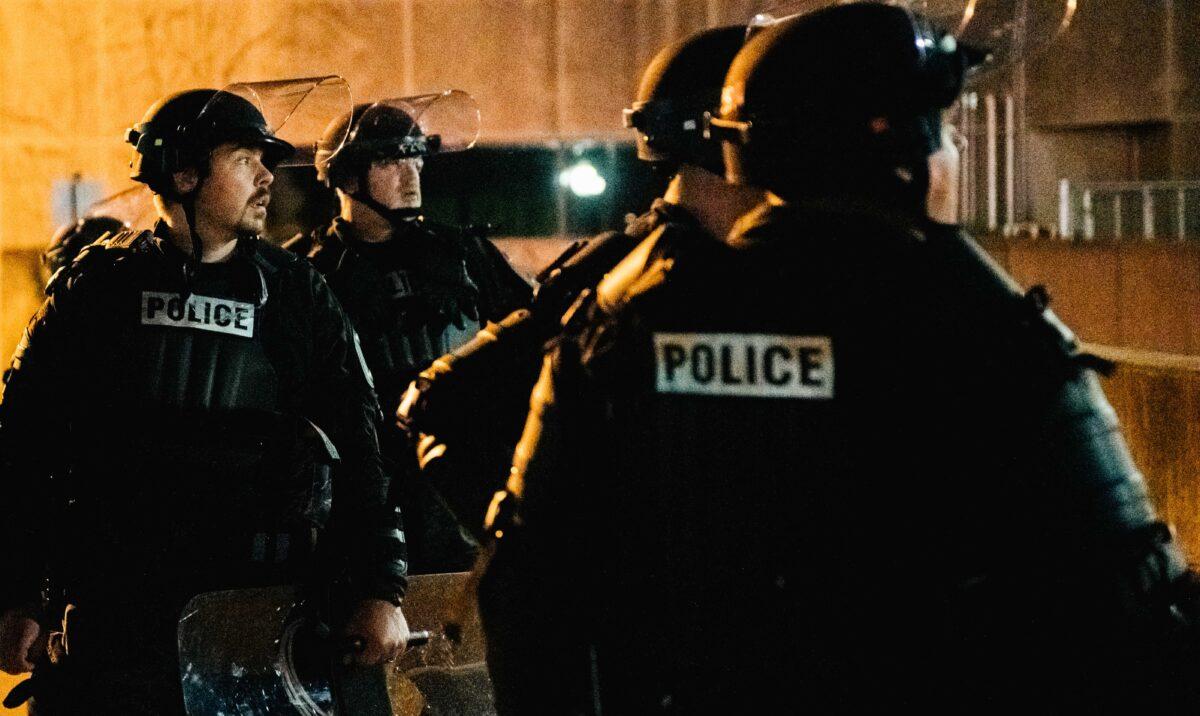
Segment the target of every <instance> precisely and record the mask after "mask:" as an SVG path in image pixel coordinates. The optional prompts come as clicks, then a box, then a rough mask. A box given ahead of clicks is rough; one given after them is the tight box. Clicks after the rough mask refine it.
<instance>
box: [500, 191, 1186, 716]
mask: <svg viewBox="0 0 1200 716" xmlns="http://www.w3.org/2000/svg"><path fill="white" fill-rule="evenodd" d="M551 365H552V366H553V371H552V373H551V374H550V375H551V376H553V378H554V383H553V395H554V402H553V408H552V409H551V410H550V411H549V412H548V413H547V416H546V422H547V423H549V425H548V426H547V427H545V428H544V429H543V432H544V433H545V434H546V435H549V436H550V437H549V438H548V439H547V440H545V441H543V442H544V443H546V444H545V445H544V446H539V447H538V450H537V451H536V452H535V453H534V454H532V455H531V456H529V457H527V458H525V460H524V462H525V464H524V468H525V469H526V471H527V474H526V475H525V482H526V484H525V494H524V500H523V508H522V510H521V514H522V515H523V518H522V519H523V522H524V525H525V526H524V527H523V528H522V530H521V534H520V535H519V536H518V539H520V540H521V542H520V544H527V545H530V546H529V548H528V550H527V551H518V548H515V547H514V555H516V556H513V557H512V559H514V560H522V559H533V560H535V561H534V562H533V564H534V565H541V566H535V567H534V568H533V571H541V570H544V569H546V568H549V567H548V566H547V565H543V564H542V563H541V562H538V561H536V560H539V559H548V560H550V562H549V564H552V565H554V569H561V570H563V571H564V572H565V573H566V576H564V577H562V583H561V585H560V587H561V589H562V590H563V592H562V593H558V592H554V591H553V590H554V587H552V586H547V587H546V589H547V591H548V592H549V593H550V594H552V596H551V597H548V601H549V602H550V603H553V602H555V601H561V602H562V603H565V604H567V605H568V606H565V607H563V610H564V612H565V615H564V616H563V619H562V624H564V625H568V626H565V627H564V631H565V633H566V634H567V636H565V637H564V639H565V640H567V641H572V640H578V643H580V644H583V643H590V644H591V647H590V648H592V649H593V650H594V656H593V658H594V659H595V660H596V661H595V662H594V663H598V666H596V667H594V668H596V669H598V679H599V684H600V685H601V688H602V690H603V699H604V701H605V706H606V710H609V709H612V710H615V711H618V712H622V711H629V712H646V711H652V710H666V711H671V710H672V709H676V710H678V712H680V713H691V712H695V711H697V710H704V709H707V708H722V707H731V706H736V705H739V704H740V707H742V708H745V709H747V710H756V709H760V708H766V707H767V706H768V705H771V707H772V708H776V707H778V706H780V705H782V704H791V705H792V706H793V707H797V708H798V707H800V706H809V707H820V708H826V709H827V708H835V707H836V708H846V707H848V706H850V705H853V704H859V705H867V704H871V703H879V702H878V700H876V697H877V695H878V694H879V693H887V694H888V695H889V698H888V699H887V701H888V702H893V703H900V702H912V703H920V704H930V703H935V702H937V701H938V700H939V699H945V700H946V702H947V703H950V702H954V700H955V696H954V695H955V694H958V695H963V694H970V695H972V696H974V697H979V696H981V695H991V696H998V695H999V696H1007V695H1009V692H1007V691H1005V689H1007V688H1009V687H1008V686H1006V684H1010V683H1011V682H1008V681H1006V677H1007V676H1012V677H1013V678H1015V679H1016V680H1017V683H1021V684H1022V686H1021V687H1018V688H1027V689H1029V690H1030V692H1031V693H1039V694H1054V693H1056V692H1055V689H1056V688H1058V686H1057V685H1056V684H1055V683H1054V678H1055V677H1054V676H1053V675H1048V674H1052V672H1051V671H1048V670H1046V669H1043V668H1042V667H1044V666H1048V665H1049V664H1050V663H1051V662H1052V661H1053V658H1054V657H1051V656H1047V655H1048V654H1056V655H1063V654H1068V653H1070V654H1074V655H1076V656H1077V655H1078V654H1080V653H1084V654H1086V653H1087V648H1086V647H1084V646H1082V645H1083V644H1084V643H1085V640H1084V639H1082V638H1077V637H1080V635H1083V634H1088V631H1087V628H1086V627H1085V626H1084V625H1087V624H1093V623H1094V622H1093V621H1092V620H1093V618H1094V617H1095V616H1096V614H1095V613H1093V612H1091V611H1089V610H1080V609H1079V604H1080V603H1081V602H1086V601H1087V598H1086V595H1087V594H1088V593H1089V592H1088V591H1087V587H1086V586H1085V585H1088V584H1089V582H1088V580H1089V579H1093V578H1094V579H1097V582H1096V583H1094V584H1100V585H1101V587H1100V588H1102V589H1111V588H1112V585H1113V584H1116V583H1125V584H1126V586H1128V585H1129V584H1132V583H1133V580H1132V579H1130V580H1125V579H1124V577H1116V576H1111V575H1110V576H1108V577H1100V576H1098V575H1099V574H1100V572H1101V570H1102V569H1112V570H1114V571H1117V568H1116V567H1112V566H1111V565H1112V564H1117V563H1120V562H1121V559H1123V558H1126V557H1127V556H1128V555H1129V554H1135V555H1137V556H1134V557H1132V558H1129V561H1128V563H1126V566H1129V565H1132V564H1137V563H1139V560H1140V559H1143V558H1146V557H1145V555H1151V556H1152V557H1153V562H1154V563H1156V564H1157V563H1159V557H1157V556H1154V555H1167V556H1164V557H1162V563H1163V564H1167V563H1171V564H1173V566H1171V567H1169V568H1165V567H1164V568H1163V571H1162V573H1161V574H1159V575H1158V576H1157V577H1156V579H1159V580H1160V581H1159V582H1158V584H1159V585H1165V584H1167V583H1168V582H1169V581H1170V580H1171V579H1173V578H1174V577H1175V576H1178V574H1179V571H1180V565H1179V560H1178V554H1177V552H1173V550H1174V547H1173V546H1170V545H1167V546H1166V547H1163V546H1162V545H1163V544H1165V543H1164V542H1163V541H1162V539H1161V538H1160V537H1149V538H1146V539H1143V537H1144V536H1146V535H1151V534H1153V533H1155V530H1157V529H1158V526H1157V525H1156V523H1155V516H1154V512H1153V509H1152V507H1151V505H1150V504H1149V502H1148V500H1147V498H1146V494H1145V488H1144V485H1143V484H1142V480H1141V476H1140V475H1139V474H1138V472H1137V470H1136V467H1135V466H1134V465H1133V463H1132V461H1131V460H1130V459H1129V455H1128V451H1127V450H1126V448H1125V446H1124V443H1123V441H1122V440H1121V438H1120V435H1119V433H1118V432H1117V428H1116V420H1115V416H1114V415H1113V414H1112V411H1111V409H1110V408H1109V407H1108V405H1107V403H1106V402H1105V401H1104V399H1103V395H1102V394H1101V393H1100V392H1099V388H1098V386H1097V384H1096V381H1095V377H1094V376H1093V375H1092V374H1091V373H1090V371H1088V370H1086V367H1087V365H1088V361H1087V359H1086V357H1084V356H1081V355H1079V354H1078V353H1077V351H1076V348H1075V344H1074V340H1073V337H1072V336H1071V335H1070V334H1069V332H1068V331H1066V329H1065V328H1063V327H1062V325H1061V324H1060V323H1058V322H1057V319H1055V318H1054V317H1053V314H1051V313H1049V312H1048V311H1046V310H1045V303H1044V301H1043V300H1041V298H1040V296H1039V295H1038V294H1030V296H1029V297H1025V296H1023V295H1022V294H1021V293H1020V292H1019V291H1017V290H1015V287H1014V286H1013V284H1012V283H1011V282H1010V281H1009V280H1008V279H1007V277H1005V276H1004V275H1003V274H1002V272H1000V271H999V270H998V269H996V268H995V267H994V266H993V265H992V264H991V262H990V261H989V260H988V259H986V258H985V257H984V256H983V254H982V252H981V251H979V250H978V248H976V247H975V246H974V245H973V243H972V242H970V240H969V239H967V238H965V237H963V236H962V235H960V234H959V233H958V232H957V231H955V230H952V229H949V228H947V227H930V226H926V225H921V224H915V223H912V222H906V221H903V220H899V219H893V218H891V217H886V216H880V215H877V214H873V213H871V212H867V211H864V210H862V207H857V208H856V207H849V208H847V209H846V210H839V209H838V207H836V206H829V205H826V206H812V207H797V208H790V209H780V208H764V209H763V210H761V211H759V212H757V213H755V214H752V215H750V216H749V217H747V218H746V219H745V220H744V221H743V225H742V226H741V227H740V228H739V230H737V231H735V233H734V234H733V236H731V237H730V239H729V240H728V241H724V242H721V241H714V240H712V239H711V238H708V237H704V236H700V235H692V234H679V233H676V234H670V233H665V232H659V233H656V234H654V235H652V236H651V237H650V238H649V239H647V240H646V241H645V242H644V243H643V244H642V246H640V247H639V248H638V249H637V250H635V251H634V253H633V254H631V256H630V257H629V258H628V259H626V261H625V262H623V264H622V266H619V267H618V268H617V269H615V270H614V271H613V272H612V274H610V276H609V277H608V279H606V281H605V282H604V283H602V284H601V286H600V287H599V289H598V290H597V293H596V300H595V303H594V305H593V306H592V307H591V309H590V312H589V314H588V318H587V320H586V321H582V322H581V325H580V326H579V327H578V328H577V329H576V330H575V331H574V332H573V333H572V334H571V335H568V336H567V337H564V339H563V340H562V341H561V342H560V343H559V345H558V346H557V348H556V349H555V351H554V352H553V353H552V354H551ZM537 399H538V394H537V392H536V391H535V403H536V401H537ZM521 462H522V458H521V451H520V449H519V450H518V463H519V464H520V463H521ZM1167 541H1169V538H1167ZM1131 544H1140V545H1141V547H1138V548H1131V547H1130V545H1131ZM1131 550H1132V551H1131ZM1137 550H1142V551H1141V552H1137ZM1104 554H1107V555H1108V556H1109V557H1111V560H1110V564H1109V566H1108V567H1105V568H1100V567H1098V566H1097V564H1093V563H1092V560H1093V559H1095V560H1097V561H1098V562H1099V561H1101V558H1100V557H1099V555H1104ZM530 555H533V556H530ZM554 555H557V557H554ZM1170 555H1174V556H1173V557H1172V556H1170ZM1172 560H1174V562H1172ZM1125 568H1126V567H1121V568H1120V569H1125ZM516 569H517V570H518V571H519V569H520V567H517V568H516ZM1128 571H1129V572H1131V573H1132V572H1133V571H1136V570H1135V569H1134V568H1132V567H1130V568H1129V569H1128ZM498 579H502V577H498ZM1105 579H1108V581H1107V582H1105V581H1104V580H1105ZM1094 584H1093V585H1092V586H1094ZM1139 588H1140V587H1139ZM1131 589H1132V588H1131ZM1156 589H1157V588H1156ZM1133 591H1137V589H1133ZM1151 591H1153V590H1147V591H1146V592H1144V593H1146V594H1149V593H1150V592H1151ZM1147 601H1149V600H1147ZM1109 606H1111V603H1110V604H1109ZM1109 606H1106V607H1104V609H1108V608H1109ZM548 608H550V609H555V608H554V607H548ZM534 609H536V607H534ZM1099 611H1103V609H1100V608H1097V612H1099ZM548 621H552V622H553V619H548ZM1114 623H1116V621H1113V622H1109V624H1110V625H1111V624H1114ZM1034 625H1036V626H1034ZM550 634H551V632H550V631H547V636H546V642H547V643H548V644H550V643H553V640H554V637H553V636H550ZM575 634H582V635H584V636H581V637H575V636H573V635H575ZM1067 634H1069V635H1071V636H1070V637H1066V636H1064V635H1067ZM1016 635H1019V636H1016ZM1088 638H1091V636H1089V637H1088ZM1030 645H1036V646H1035V648H1034V651H1035V652H1036V653H1037V655H1038V659H1037V660H1034V659H1031V658H1029V657H1028V654H1026V655H1025V656H1024V657H1022V658H1023V659H1024V660H1019V659H1017V658H1016V656H1017V655H1018V654H1017V652H1018V651H1021V650H1024V649H1026V648H1028V647H1029V646H1030ZM1018 647H1019V648H1018ZM568 651H569V649H568ZM579 653H583V652H579ZM563 658H564V661H569V660H570V659H569V658H568V657H566V656H564V657H563ZM581 658H582V657H581ZM1042 659H1045V661H1042ZM581 663H582V662H581ZM1035 664H1036V665H1035ZM518 668H520V667H518ZM1000 674H1004V675H1006V676H1000ZM1039 679H1042V680H1041V681H1039ZM593 685H594V682H593ZM880 690H882V691H880ZM1075 693H1077V692H1075ZM788 708H791V707H786V708H785V709H783V710H787V709H788Z"/></svg>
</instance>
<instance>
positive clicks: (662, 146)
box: [399, 27, 762, 516]
mask: <svg viewBox="0 0 1200 716" xmlns="http://www.w3.org/2000/svg"><path fill="white" fill-rule="evenodd" d="M743 36H744V31H743V30H742V28H735V27H728V28H722V29H716V30H711V31H707V32H704V33H701V34H699V35H697V36H696V37H694V38H691V39H690V40H688V41H686V42H680V43H675V44H673V45H671V46H670V47H667V48H665V49H664V50H662V51H661V52H659V53H658V55H657V56H656V57H655V58H654V59H653V60H652V61H651V63H650V65H649V66H648V67H647V69H646V71H645V72H644V74H643V77H642V81H641V83H640V86H639V88H638V93H637V97H636V99H635V101H634V102H633V105H632V107H630V108H629V109H626V110H625V112H624V119H625V124H626V126H627V127H629V128H631V129H634V130H635V131H636V132H637V151H638V158H639V159H641V160H642V161H644V162H647V163H648V164H649V165H651V166H652V167H653V169H654V171H655V172H657V173H659V174H660V175H662V176H665V177H668V178H670V183H669V185H668V188H667V190H666V192H665V193H664V195H663V196H662V197H660V198H658V199H656V200H655V201H654V203H653V204H652V206H651V207H650V209H649V210H648V211H646V212H645V213H643V214H642V215H641V216H638V217H636V218H634V219H633V220H631V221H630V222H629V223H628V225H627V226H626V227H625V229H624V231H620V232H617V231H609V232H606V233H604V234H600V235H599V236H596V237H593V238H591V239H590V240H588V241H587V242H580V243H578V244H576V245H573V246H572V247H571V248H569V249H568V250H567V251H566V252H564V254H563V255H562V256H560V257H559V258H558V259H556V260H555V261H554V262H553V263H551V264H550V265H549V266H547V267H546V268H544V269H542V271H540V272H539V274H538V276H537V282H538V288H537V293H536V296H535V298H534V301H533V303H532V305H531V306H530V307H529V309H528V310H522V311H520V312H518V313H514V314H512V315H510V316H508V317H507V318H505V320H503V321H501V322H500V323H499V325H491V326H488V327H487V328H486V329H485V330H484V331H483V332H482V333H480V334H479V336H477V337H476V338H475V340H473V341H472V342H471V343H469V344H467V345H465V346H463V347H462V348H461V349H459V350H457V351H455V352H454V353H453V354H452V355H449V356H444V357H442V358H441V359H440V360H438V361H437V362H436V363H434V364H433V365H431V366H429V367H428V368H426V369H425V370H424V371H422V372H421V374H420V376H419V377H418V378H417V380H416V381H415V383H414V386H413V389H411V390H410V391H409V393H408V395H406V398H405V401H404V403H402V405H401V409H400V415H399V419H400V421H401V423H402V424H403V425H404V427H405V428H406V429H407V430H409V431H411V432H413V433H417V434H419V437H420V439H419V442H418V452H419V455H420V459H421V464H422V468H423V469H424V471H425V474H427V475H430V476H431V479H434V480H436V481H437V483H438V484H439V485H440V486H441V489H442V490H443V491H444V493H445V494H446V495H447V496H448V497H450V498H451V500H452V502H453V504H455V505H456V506H458V505H462V506H463V507H462V508H461V509H462V511H463V513H464V514H470V515H480V516H482V514H483V512H484V509H485V508H486V506H487V503H488V501H489V499H490V498H491V496H492V495H493V494H494V492H495V490H496V487H497V486H498V485H499V484H500V482H501V481H502V480H503V476H505V475H506V474H507V471H508V467H509V464H510V461H511V457H512V448H513V445H514V444H515V442H516V440H517V438H518V437H519V435H520V432H521V426H522V424H523V422H524V415H525V413H526V411H527V409H528V404H529V390H530V388H531V387H532V385H533V382H534V381H535V380H536V377H537V366H538V364H539V362H540V360H539V359H540V356H541V348H542V345H543V344H544V343H545V341H547V340H549V339H550V338H552V337H553V336H554V335H555V334H557V333H558V331H559V330H561V319H562V317H563V314H564V313H566V312H568V310H569V309H570V307H571V305H572V304H573V303H574V302H575V301H576V300H577V298H578V297H579V295H580V294H581V293H584V292H587V291H591V290H592V289H594V288H595V285H596V283H597V282H599V280H600V278H601V277H603V276H604V274H606V273H607V272H608V271H609V270H611V269H612V268H613V267H614V266H615V265H616V264H617V263H618V262H619V261H620V260H621V259H622V258H624V257H625V255H626V254H628V253H629V252H630V251H631V250H633V248H634V247H635V246H637V244H638V243H639V242H641V241H642V240H643V239H645V238H646V237H647V236H648V235H650V234H651V233H653V232H656V231H662V232H679V233H682V234H693V233H710V234H713V235H722V234H724V233H726V232H727V231H728V229H729V226H730V224H731V223H732V221H733V220H734V219H735V218H736V217H737V216H738V215H740V214H742V213H744V212H746V211H747V210H749V209H750V208H751V207H753V206H754V205H755V204H756V203H757V202H758V201H759V200H760V199H761V197H762V194H761V192H759V191H757V190H754V189H751V188H748V187H731V186H729V185H728V184H725V183H724V182H723V181H722V180H721V177H720V174H721V172H722V167H721V156H720V150H719V148H717V147H714V146H712V145H710V144H706V143H705V142H704V141H703V138H702V134H703V121H704V112H705V111H706V110H707V109H709V108H710V107H711V106H713V105H714V104H715V102H716V101H717V99H718V98H719V96H720V84H721V79H722V78H723V77H724V73H725V69H726V68H727V67H728V64H729V61H730V60H731V59H732V57H733V55H734V53H735V52H736V51H737V49H738V48H739V47H741V43H742V38H743Z"/></svg>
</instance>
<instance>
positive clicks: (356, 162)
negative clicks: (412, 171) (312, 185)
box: [316, 103, 439, 189]
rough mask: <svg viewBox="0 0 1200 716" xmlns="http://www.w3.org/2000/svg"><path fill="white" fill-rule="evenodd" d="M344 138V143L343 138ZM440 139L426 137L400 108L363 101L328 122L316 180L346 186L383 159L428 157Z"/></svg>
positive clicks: (321, 143)
mask: <svg viewBox="0 0 1200 716" xmlns="http://www.w3.org/2000/svg"><path fill="white" fill-rule="evenodd" d="M342 137H344V138H345V141H344V142H343V141H342V140H341V138H342ZM438 144H439V138H438V137H437V136H436V135H435V136H433V137H427V136H426V135H425V134H424V133H423V132H422V131H421V128H420V126H418V125H417V123H416V121H414V120H413V118H412V116H411V115H409V114H408V112H405V111H404V110H403V109H401V108H399V107H395V106H392V105H386V104H384V105H375V104H371V103H363V104H359V105H356V106H355V107H354V109H353V111H351V112H349V113H347V114H345V115H343V116H341V117H338V118H337V119H336V120H334V121H333V123H332V124H330V125H329V128H328V129H327V130H326V131H325V134H324V135H323V136H322V137H321V142H320V145H319V146H318V148H317V162H316V166H317V179H319V180H320V181H322V182H324V183H325V186H328V187H329V188H331V189H333V188H338V187H341V186H343V185H345V183H346V181H347V180H349V179H353V178H357V177H359V176H360V175H361V174H362V173H363V172H364V171H366V169H367V168H368V167H369V166H370V165H371V162H374V161H379V160H382V159H402V158H407V157H426V156H429V155H430V154H432V153H434V152H436V151H437V147H438Z"/></svg>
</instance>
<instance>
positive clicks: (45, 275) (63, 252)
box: [42, 216, 129, 282]
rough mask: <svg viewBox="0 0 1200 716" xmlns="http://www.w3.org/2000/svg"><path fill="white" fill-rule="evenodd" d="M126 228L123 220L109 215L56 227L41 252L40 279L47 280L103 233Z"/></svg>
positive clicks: (112, 232) (90, 217)
mask: <svg viewBox="0 0 1200 716" xmlns="http://www.w3.org/2000/svg"><path fill="white" fill-rule="evenodd" d="M127 228H129V227H128V226H126V225H125V223H124V222H122V221H121V220H120V219H116V218H113V217H111V216H85V217H84V218H82V219H80V220H79V221H73V222H71V223H69V224H63V225H62V226H60V227H58V231H55V232H54V236H53V237H52V238H51V239H50V245H49V246H47V247H46V250H45V251H44V252H42V281H43V282H48V281H49V280H50V277H51V276H53V275H54V273H55V272H56V271H58V270H59V269H60V268H62V267H64V266H67V265H69V264H70V263H71V262H72V261H74V260H75V257H76V256H77V255H79V252H80V251H82V250H83V247H84V246H87V245H88V244H90V243H92V242H93V241H95V240H96V239H98V238H100V237H101V236H104V235H105V234H115V233H117V232H118V231H122V230H124V229H127Z"/></svg>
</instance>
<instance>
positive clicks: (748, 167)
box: [710, 2, 970, 196]
mask: <svg viewBox="0 0 1200 716" xmlns="http://www.w3.org/2000/svg"><path fill="white" fill-rule="evenodd" d="M969 58H970V55H969V54H968V52H967V51H965V50H964V49H963V48H960V47H959V46H958V43H957V42H956V41H955V38H954V37H953V36H951V35H948V34H946V33H943V32H941V31H939V30H937V29H935V28H934V27H933V26H932V25H931V24H930V23H929V22H928V21H926V20H925V19H924V18H922V17H921V16H919V15H916V14H914V13H912V12H910V11H909V10H907V9H904V8H901V7H897V6H894V5H884V4H882V3H873V2H864V3H858V4H849V5H838V6H833V7H828V8H825V9H822V10H818V11H816V12H813V13H811V14H808V15H802V16H798V17H794V18H789V19H786V20H783V21H780V22H778V23H777V24H774V25H772V26H769V27H767V28H765V29H764V30H763V31H761V32H760V33H758V34H756V35H755V36H754V37H752V38H751V39H750V40H749V41H748V42H747V43H746V46H745V47H744V48H743V50H742V51H741V52H740V53H738V56H737V58H736V59H735V60H734V61H733V64H732V66H731V67H730V69H729V75H728V76H727V78H726V80H725V88H724V90H723V92H722V97H721V111H720V116H719V117H716V118H713V119H712V120H711V122H710V132H711V134H712V135H713V136H714V137H719V138H720V139H721V140H722V142H723V143H724V148H725V159H726V163H725V167H726V178H727V179H728V180H729V181H731V182H735V183H749V184H754V185H757V186H761V187H764V188H767V189H771V190H774V191H776V192H777V193H781V194H784V195H788V194H795V193H796V192H806V191H809V190H820V189H821V188H822V187H827V186H830V185H832V184H835V183H837V182H841V184H842V186H841V187H839V188H840V189H846V188H850V189H852V190H853V189H854V188H855V187H871V186H873V182H872V181H871V180H872V179H876V178H878V179H880V180H881V181H885V182H886V181H889V179H887V178H886V177H890V180H892V181H894V180H895V179H896V177H897V176H901V177H903V176H904V174H908V175H909V176H910V177H912V178H915V179H918V180H923V178H924V177H925V172H926V169H925V162H926V158H927V157H928V155H929V154H930V153H931V152H932V151H933V150H935V149H936V148H937V147H938V146H940V143H941V110H942V109H943V108H946V107H948V106H950V105H951V104H952V103H953V102H954V100H955V98H956V97H957V96H958V94H959V92H960V91H961V89H962V82H963V78H964V75H965V72H966V69H967V65H968V63H969V61H970V60H969ZM922 183H923V181H917V182H912V184H913V189H914V190H915V192H916V193H917V194H921V195H922V196H923V191H924V189H923V188H922V187H921V186H917V185H919V184H922Z"/></svg>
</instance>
